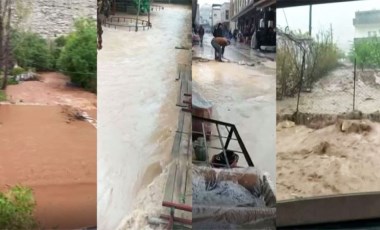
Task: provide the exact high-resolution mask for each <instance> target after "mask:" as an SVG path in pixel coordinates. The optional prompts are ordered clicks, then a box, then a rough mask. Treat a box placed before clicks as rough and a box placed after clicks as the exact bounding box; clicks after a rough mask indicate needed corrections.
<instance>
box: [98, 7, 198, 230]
mask: <svg viewBox="0 0 380 230" xmlns="http://www.w3.org/2000/svg"><path fill="white" fill-rule="evenodd" d="M190 15H191V8H190V7H186V6H175V5H165V10H163V11H159V12H152V15H151V21H152V25H153V28H152V29H150V30H148V31H139V32H137V33H136V32H128V31H126V30H122V29H118V30H115V29H112V28H104V34H103V49H102V50H101V51H99V53H98V80H99V83H98V95H99V99H98V103H99V105H100V106H99V108H100V109H99V112H98V127H100V128H99V131H98V220H102V221H99V222H98V229H102V230H103V229H104V230H106V229H117V228H119V229H131V228H134V229H142V228H145V227H147V226H146V218H145V217H146V216H148V215H149V213H150V212H154V211H156V210H157V208H160V206H161V202H162V199H160V196H162V193H163V191H162V189H163V187H164V184H165V181H166V180H165V173H164V174H161V173H162V171H165V168H166V165H167V164H168V162H169V161H170V151H171V146H172V142H173V137H174V133H175V131H176V126H177V120H178V119H177V118H178V108H177V107H176V95H177V93H178V88H179V86H178V83H177V82H175V78H176V75H177V63H182V64H189V61H190V59H189V57H190V52H189V50H183V49H178V50H177V49H175V46H180V45H188V44H185V43H186V39H187V38H188V35H189V34H190V33H191V32H190V26H189V25H190V24H191V23H190V20H191V16H190ZM142 60H143V61H142ZM160 174H161V175H160ZM152 182H153V183H152ZM151 183H152V184H151ZM148 184H151V185H150V186H149V187H148V188H147V185H148ZM152 197H155V198H156V199H150V198H152ZM141 202H142V203H143V204H142V203H141ZM154 202H156V203H154ZM153 209H155V210H153ZM128 216H129V217H128ZM123 218H126V219H124V221H122V220H123Z"/></svg>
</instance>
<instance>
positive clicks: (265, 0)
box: [231, 0, 276, 21]
mask: <svg viewBox="0 0 380 230" xmlns="http://www.w3.org/2000/svg"><path fill="white" fill-rule="evenodd" d="M273 4H276V0H257V1H254V2H252V3H251V4H250V5H248V6H246V7H245V9H244V10H242V11H240V12H239V13H238V14H237V15H234V16H233V17H232V18H231V21H236V20H237V19H238V18H240V17H241V16H243V15H245V14H246V13H248V12H249V11H251V10H253V9H255V8H265V7H268V6H271V5H273Z"/></svg>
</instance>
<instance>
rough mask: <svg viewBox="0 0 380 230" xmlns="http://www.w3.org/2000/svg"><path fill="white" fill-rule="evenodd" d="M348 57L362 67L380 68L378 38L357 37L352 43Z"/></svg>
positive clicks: (379, 40)
mask: <svg viewBox="0 0 380 230" xmlns="http://www.w3.org/2000/svg"><path fill="white" fill-rule="evenodd" d="M349 58H350V60H351V61H352V62H354V60H355V58H356V63H357V65H358V66H359V67H360V68H361V69H362V70H363V69H364V68H380V38H378V37H371V38H362V39H357V40H356V41H355V42H354V44H353V45H352V49H351V52H350V55H349Z"/></svg>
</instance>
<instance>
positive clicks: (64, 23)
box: [13, 0, 97, 38]
mask: <svg viewBox="0 0 380 230" xmlns="http://www.w3.org/2000/svg"><path fill="white" fill-rule="evenodd" d="M21 4H23V5H24V6H23V7H26V10H27V11H29V12H28V13H27V16H26V18H25V20H23V21H22V23H20V25H19V28H22V29H25V30H30V31H32V32H35V33H38V34H40V35H42V36H43V37H46V38H52V37H58V36H60V35H65V34H68V33H69V32H71V31H72V30H73V24H74V21H75V19H77V18H82V17H90V18H93V19H94V20H95V19H96V10H97V2H96V1H94V0H23V1H22V3H21ZM16 5H17V4H14V6H13V8H14V9H16V10H14V11H13V12H14V18H13V22H16V21H17V18H18V15H17V14H22V12H25V10H22V11H20V10H17V9H20V7H17V6H16Z"/></svg>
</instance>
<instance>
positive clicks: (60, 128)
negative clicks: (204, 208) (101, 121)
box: [0, 105, 96, 229]
mask: <svg viewBox="0 0 380 230" xmlns="http://www.w3.org/2000/svg"><path fill="white" fill-rule="evenodd" d="M67 119H68V118H67V116H66V114H64V113H62V108H61V107H60V106H36V105H0V136H1V138H0V146H1V151H0V158H1V161H0V189H5V188H6V187H7V186H13V185H18V184H20V185H24V186H29V187H31V188H32V189H33V191H34V195H35V199H36V203H37V209H36V213H35V215H36V218H37V220H38V221H39V222H40V223H41V225H42V226H43V227H46V228H54V227H58V228H59V229H73V228H80V227H86V226H94V225H96V129H95V128H94V127H93V126H92V125H91V124H89V123H88V122H85V121H73V122H70V123H67Z"/></svg>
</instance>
